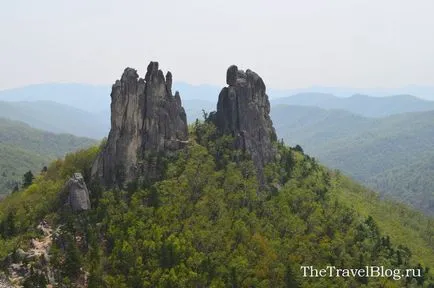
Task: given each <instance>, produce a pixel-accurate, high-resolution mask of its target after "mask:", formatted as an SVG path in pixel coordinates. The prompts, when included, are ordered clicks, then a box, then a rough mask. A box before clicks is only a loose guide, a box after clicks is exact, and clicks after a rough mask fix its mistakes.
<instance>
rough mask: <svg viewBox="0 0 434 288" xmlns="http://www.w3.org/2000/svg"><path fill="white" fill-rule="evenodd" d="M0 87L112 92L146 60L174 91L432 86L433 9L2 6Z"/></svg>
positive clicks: (286, 2) (279, 4) (412, 3)
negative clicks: (167, 75) (178, 85)
mask: <svg viewBox="0 0 434 288" xmlns="http://www.w3.org/2000/svg"><path fill="white" fill-rule="evenodd" d="M1 2H2V3H1V5H0V6H1V9H0V37H1V38H0V39H1V40H0V89H4V88H11V87H16V86H23V85H27V84H33V83H44V82H84V83H95V84H110V83H113V82H114V80H115V79H117V78H119V76H120V75H121V73H122V71H123V69H124V68H125V67H126V66H130V67H134V68H137V69H138V70H139V73H140V74H141V75H144V71H145V70H146V65H147V64H148V62H149V61H151V60H157V61H159V62H160V67H161V68H162V69H163V70H164V71H167V70H170V71H172V73H173V76H174V81H185V82H189V83H192V84H200V83H208V84H218V85H223V84H224V82H225V75H226V68H227V67H228V66H229V65H230V64H237V65H238V66H239V67H240V68H243V69H245V68H250V69H252V70H254V71H256V72H258V73H259V74H260V75H261V76H262V77H263V78H264V80H265V82H266V84H267V86H269V87H273V88H301V87H307V86H311V85H324V86H351V87H359V88H364V87H400V86H405V85H409V84H420V85H434V37H433V35H434V30H433V29H434V17H433V15H434V12H433V11H434V1H433V0H408V1H400V0H372V1H370V0H363V1H356V0H328V1H327V0H316V1H315V0H297V1H292V0H291V1H290V0H246V1H237V0H219V1H217V0H215V1H208V0H207V1H205V0H177V1H170V0H164V1H161V0H160V1H139V0H137V1H136V0H131V1H130V0H123V1H109V0H86V1H84V0H74V1H73V0H70V1H67V0H64V1H62V0H39V1H35V0H27V1H24V0H14V1H6V0H1Z"/></svg>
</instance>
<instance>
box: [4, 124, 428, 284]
mask: <svg viewBox="0 0 434 288" xmlns="http://www.w3.org/2000/svg"><path fill="white" fill-rule="evenodd" d="M190 139H191V140H192V141H191V142H190V144H189V145H188V147H186V148H185V149H184V150H181V151H179V152H178V153H176V155H175V154H173V155H172V156H170V157H169V158H164V159H165V160H163V159H160V160H161V163H164V165H163V166H162V167H164V168H163V170H164V171H165V172H164V176H163V178H162V179H161V180H160V181H157V182H155V183H153V184H150V185H146V186H142V187H137V188H135V187H132V186H130V189H129V190H125V191H119V190H112V191H103V190H101V189H100V188H98V186H92V189H91V190H92V191H93V192H92V193H91V201H92V207H93V208H92V209H91V210H90V211H87V212H86V211H85V212H81V213H78V214H77V213H71V212H67V211H64V210H63V208H61V207H62V203H59V202H58V201H59V198H58V197H59V196H58V192H59V191H60V190H61V187H62V185H63V183H64V181H65V180H66V179H67V178H68V177H69V176H70V175H71V173H73V172H81V173H83V175H84V176H85V178H86V180H87V181H89V175H90V168H91V165H92V162H93V159H94V158H95V157H96V155H97V154H98V153H99V152H98V151H99V149H98V148H97V147H95V148H92V149H88V150H84V151H81V152H78V153H75V154H70V155H68V156H67V157H66V158H65V160H58V161H56V162H54V163H52V164H51V165H50V166H49V167H48V171H47V172H44V173H43V174H41V175H40V176H38V178H37V179H36V181H35V183H34V184H33V185H32V186H30V187H29V188H27V189H26V190H24V191H20V192H18V193H15V194H13V195H11V196H10V197H8V198H6V199H5V200H4V201H2V202H0V211H1V212H0V213H1V214H0V223H1V225H0V227H2V229H3V230H2V235H3V238H2V239H1V240H0V241H1V244H2V245H0V247H1V251H0V256H1V257H5V256H6V255H7V254H8V253H9V252H11V251H13V250H14V249H16V247H21V248H22V249H26V247H27V245H28V244H27V243H29V241H28V239H30V238H33V237H37V235H38V234H37V233H36V229H35V227H36V225H37V224H38V223H39V221H41V219H45V220H46V221H48V224H49V225H50V226H51V227H58V226H59V225H63V226H61V228H60V229H61V230H60V231H59V232H58V233H60V234H58V235H59V236H58V237H60V238H58V240H57V241H55V242H54V243H53V247H52V248H51V255H52V256H51V258H50V259H51V260H50V263H51V268H50V269H52V271H54V275H55V276H56V279H57V281H59V282H60V283H77V282H76V281H81V280H82V279H83V278H82V277H83V273H84V272H83V271H87V272H88V273H89V277H88V285H89V287H154V286H155V285H157V286H159V287H175V286H176V287H228V286H229V287H379V286H383V287H403V286H404V285H409V287H413V286H416V285H417V284H418V283H419V284H420V285H422V284H423V285H424V286H425V287H428V284H429V283H432V282H433V281H434V279H433V278H432V275H429V274H427V273H428V269H427V268H428V267H433V265H434V226H433V225H432V219H431V220H430V219H428V218H426V217H424V216H422V215H420V214H418V213H416V212H413V211H411V210H409V209H408V208H405V207H403V206H399V205H396V203H388V202H382V201H381V200H378V198H377V196H375V194H374V193H371V192H369V191H367V190H366V189H365V188H363V187H361V186H359V185H357V184H355V183H353V182H352V181H350V180H349V179H347V178H346V177H345V176H343V175H340V174H336V173H335V172H333V171H330V170H328V169H325V168H323V167H322V166H321V165H319V164H318V163H317V162H316V161H315V160H314V159H313V158H311V157H309V156H307V155H304V154H303V153H301V152H299V151H297V150H294V149H290V148H287V147H285V146H283V145H281V144H279V145H278V147H277V149H278V157H277V160H276V162H273V163H270V164H269V165H267V167H266V169H265V175H266V183H267V187H268V188H260V187H259V186H258V182H257V178H256V176H255V175H256V172H255V170H256V169H255V168H254V166H253V163H252V161H251V160H250V159H249V157H248V155H243V154H242V153H240V151H236V150H233V149H232V148H231V143H233V140H232V139H231V138H230V137H227V136H225V137H222V138H221V137H219V136H217V135H216V134H215V127H214V126H213V125H212V124H210V123H197V124H196V125H195V126H194V127H192V130H191V134H190ZM25 203H32V205H31V206H27V205H24V204H25ZM26 207H27V208H26ZM29 209H30V210H29ZM62 211H63V212H62ZM77 237H79V238H77ZM408 237H410V239H411V241H408V239H409V238H408ZM74 239H80V240H79V241H77V240H74ZM62 247H69V248H66V250H65V249H64V248H62ZM38 263H39V262H38V261H37V262H30V265H33V267H35V270H34V271H35V272H34V274H32V275H34V276H32V277H33V278H32V279H34V280H35V279H37V280H38V281H40V282H41V283H46V282H43V281H46V280H44V279H43V278H41V277H40V274H38V273H39V272H38V271H40V270H39V269H40V268H38V267H40V266H38V265H40V264H38ZM419 263H420V264H419ZM300 265H314V266H318V267H323V266H325V265H335V266H338V267H363V266H365V265H385V266H387V267H394V268H399V267H401V268H409V267H415V268H417V267H419V268H421V269H422V270H423V274H422V275H423V277H419V278H414V279H412V278H408V279H404V278H403V279H400V280H392V279H387V278H357V277H356V278H352V277H349V278H345V277H340V278H327V277H326V278H304V277H302V274H301V273H300ZM38 275H39V276H38ZM405 283H407V284H405Z"/></svg>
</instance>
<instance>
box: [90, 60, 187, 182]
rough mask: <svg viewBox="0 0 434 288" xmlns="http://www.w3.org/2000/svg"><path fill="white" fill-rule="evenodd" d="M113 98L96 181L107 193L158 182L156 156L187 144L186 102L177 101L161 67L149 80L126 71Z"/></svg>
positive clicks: (153, 69)
mask: <svg viewBox="0 0 434 288" xmlns="http://www.w3.org/2000/svg"><path fill="white" fill-rule="evenodd" d="M111 98H112V103H111V130H110V133H109V136H108V139H107V143H106V145H105V147H104V149H103V151H102V152H101V154H100V155H99V156H98V158H97V160H96V162H95V163H94V165H93V167H92V178H93V179H99V181H100V182H101V183H102V184H103V185H104V186H106V187H116V186H117V187H125V185H126V184H128V183H129V182H132V181H136V180H138V179H140V178H146V179H152V178H156V177H158V171H157V170H158V169H157V167H156V166H157V165H158V163H157V162H158V160H157V159H156V158H155V157H156V155H161V154H162V153H167V152H170V151H175V150H178V149H180V148H182V147H183V146H184V145H185V143H186V141H187V139H188V131H187V119H186V115H185V111H184V108H183V107H182V105H181V98H180V96H179V93H178V92H176V93H175V95H172V74H171V73H170V72H167V74H166V76H164V74H163V72H162V71H161V70H159V69H158V63H157V62H151V63H150V64H149V65H148V69H147V73H146V76H145V78H144V79H142V78H139V75H138V74H137V71H136V70H135V69H132V68H126V69H125V71H124V73H123V74H122V77H121V79H120V80H117V81H116V83H115V84H114V85H113V87H112V92H111Z"/></svg>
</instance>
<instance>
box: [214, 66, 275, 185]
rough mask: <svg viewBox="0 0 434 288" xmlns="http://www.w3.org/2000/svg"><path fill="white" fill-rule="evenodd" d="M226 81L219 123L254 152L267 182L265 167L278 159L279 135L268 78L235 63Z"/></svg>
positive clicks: (219, 127) (258, 166)
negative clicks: (265, 82) (266, 85)
mask: <svg viewBox="0 0 434 288" xmlns="http://www.w3.org/2000/svg"><path fill="white" fill-rule="evenodd" d="M226 83H227V84H228V86H227V87H224V88H223V89H222V91H221V92H220V95H219V100H218V104H217V112H216V116H215V117H216V126H217V128H218V130H219V131H221V132H222V133H225V134H231V135H233V136H235V140H236V142H235V144H236V147H237V148H238V149H242V150H244V151H247V152H248V153H249V154H250V155H251V156H252V160H253V163H254V164H255V166H256V168H257V170H258V179H259V180H260V182H261V183H263V167H264V165H266V164H267V163H269V162H270V161H271V160H272V159H274V155H275V148H274V147H273V143H272V142H273V141H274V140H275V139H276V132H275V130H274V127H273V122H272V121H271V118H270V102H269V100H268V96H267V94H266V87H265V84H264V81H262V79H261V77H259V75H258V74H256V73H255V72H253V71H251V70H247V71H246V72H244V71H243V70H239V69H238V67H237V66H235V65H232V66H230V67H229V68H228V70H227V73H226Z"/></svg>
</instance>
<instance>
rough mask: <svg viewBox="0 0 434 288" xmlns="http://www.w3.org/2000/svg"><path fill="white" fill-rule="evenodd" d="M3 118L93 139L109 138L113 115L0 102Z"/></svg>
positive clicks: (38, 103) (45, 103) (43, 103)
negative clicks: (111, 116) (110, 116)
mask: <svg viewBox="0 0 434 288" xmlns="http://www.w3.org/2000/svg"><path fill="white" fill-rule="evenodd" d="M0 115H1V117H4V118H8V119H12V120H17V121H22V122H25V123H27V124H29V125H31V126H32V127H34V128H38V129H42V130H46V131H50V132H53V133H70V134H73V135H76V136H83V137H90V138H94V139H101V138H103V137H105V136H107V135H108V131H109V129H110V126H109V125H110V118H109V116H108V115H110V114H109V113H108V112H107V111H102V112H99V113H91V112H88V111H84V110H80V109H78V108H75V107H72V106H68V105H64V104H59V103H56V102H52V101H33V102H5V101H0Z"/></svg>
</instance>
